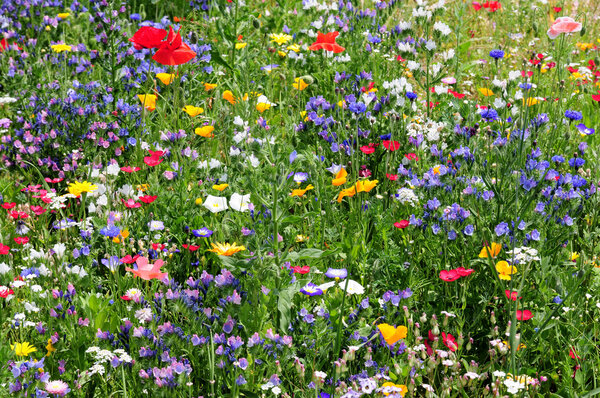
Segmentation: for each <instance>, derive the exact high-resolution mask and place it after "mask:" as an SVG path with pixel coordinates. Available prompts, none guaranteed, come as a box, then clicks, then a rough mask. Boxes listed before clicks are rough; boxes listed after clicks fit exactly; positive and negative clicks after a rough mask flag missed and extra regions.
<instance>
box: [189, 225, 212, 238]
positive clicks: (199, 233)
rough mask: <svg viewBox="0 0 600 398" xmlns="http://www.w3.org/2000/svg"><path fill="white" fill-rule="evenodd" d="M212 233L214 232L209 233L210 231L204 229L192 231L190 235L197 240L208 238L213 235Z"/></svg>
mask: <svg viewBox="0 0 600 398" xmlns="http://www.w3.org/2000/svg"><path fill="white" fill-rule="evenodd" d="M213 232H214V231H211V230H210V229H208V228H206V227H203V228H200V229H193V230H192V233H193V234H194V236H195V237H197V238H208V237H209V236H211V235H212V234H213Z"/></svg>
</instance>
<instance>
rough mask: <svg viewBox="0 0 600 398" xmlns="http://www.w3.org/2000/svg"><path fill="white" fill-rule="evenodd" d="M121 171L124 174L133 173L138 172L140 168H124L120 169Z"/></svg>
mask: <svg viewBox="0 0 600 398" xmlns="http://www.w3.org/2000/svg"><path fill="white" fill-rule="evenodd" d="M121 171H124V172H126V173H135V172H136V171H140V168H139V167H131V166H125V167H121Z"/></svg>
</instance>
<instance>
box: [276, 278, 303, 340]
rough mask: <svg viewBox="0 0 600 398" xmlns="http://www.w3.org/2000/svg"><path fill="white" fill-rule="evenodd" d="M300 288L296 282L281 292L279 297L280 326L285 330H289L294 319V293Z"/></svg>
mask: <svg viewBox="0 0 600 398" xmlns="http://www.w3.org/2000/svg"><path fill="white" fill-rule="evenodd" d="M299 290H300V289H299V288H298V285H297V284H294V285H292V286H290V287H288V288H287V289H285V290H282V291H280V292H279V297H278V299H277V310H278V311H279V314H280V317H279V328H280V329H281V330H282V331H284V330H288V326H289V325H290V322H291V320H292V315H291V312H292V305H293V303H292V299H293V298H294V294H296V292H297V291H299Z"/></svg>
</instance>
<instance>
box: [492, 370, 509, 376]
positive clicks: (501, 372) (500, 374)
mask: <svg viewBox="0 0 600 398" xmlns="http://www.w3.org/2000/svg"><path fill="white" fill-rule="evenodd" d="M492 375H494V377H504V376H506V373H504V372H503V371H501V370H494V373H492Z"/></svg>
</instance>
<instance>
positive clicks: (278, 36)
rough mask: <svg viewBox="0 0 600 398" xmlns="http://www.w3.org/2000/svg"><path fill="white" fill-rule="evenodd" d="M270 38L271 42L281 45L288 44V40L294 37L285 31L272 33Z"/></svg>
mask: <svg viewBox="0 0 600 398" xmlns="http://www.w3.org/2000/svg"><path fill="white" fill-rule="evenodd" d="M269 38H270V39H271V43H277V44H279V45H280V46H281V45H282V44H287V42H288V41H290V40H292V39H293V37H292V36H290V35H288V34H285V33H271V34H270V35H269Z"/></svg>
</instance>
